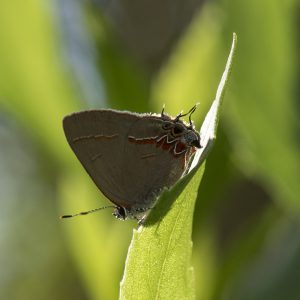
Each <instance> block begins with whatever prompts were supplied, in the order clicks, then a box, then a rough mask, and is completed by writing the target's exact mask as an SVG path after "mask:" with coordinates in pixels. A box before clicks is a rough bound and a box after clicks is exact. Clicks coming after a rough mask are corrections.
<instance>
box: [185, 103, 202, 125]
mask: <svg viewBox="0 0 300 300" xmlns="http://www.w3.org/2000/svg"><path fill="white" fill-rule="evenodd" d="M199 104H200V103H199V102H198V103H196V104H195V105H194V106H193V107H192V108H191V109H190V111H189V112H188V113H187V115H188V114H189V122H190V125H191V126H192V125H193V122H192V114H193V113H194V112H195V110H196V109H197V106H198V105H199Z"/></svg>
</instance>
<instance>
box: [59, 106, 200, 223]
mask: <svg viewBox="0 0 300 300" xmlns="http://www.w3.org/2000/svg"><path fill="white" fill-rule="evenodd" d="M195 109H196V105H195V106H194V107H193V108H192V109H191V110H190V111H189V112H188V113H187V114H181V113H180V114H179V115H177V116H176V117H170V116H168V115H167V114H165V113H164V110H163V111H162V112H161V114H159V115H158V114H152V113H147V114H138V113H132V112H127V111H118V110H112V109H100V110H90V111H82V112H77V113H73V114H71V115H69V116H66V117H65V118H64V120H63V128H64V132H65V135H66V138H67V140H68V143H69V145H70V146H71V148H72V150H73V151H74V153H75V155H76V156H77V158H78V159H79V161H80V162H81V164H82V165H83V167H84V168H85V169H86V171H87V173H88V174H89V175H90V177H91V178H92V180H93V181H94V183H95V184H96V186H97V187H98V188H99V189H100V191H101V192H102V193H103V194H104V195H105V196H106V197H107V198H108V199H109V200H110V201H111V202H112V203H114V205H113V206H108V207H114V208H115V210H114V213H113V214H114V216H116V217H117V218H118V219H121V220H125V219H127V218H134V219H137V220H139V221H140V220H142V219H143V218H144V217H145V215H146V213H147V211H148V210H149V209H151V208H152V207H153V206H154V204H155V201H156V199H157V197H158V195H159V194H160V192H161V191H162V189H163V188H165V187H167V188H169V187H171V186H172V185H174V183H176V182H177V181H178V179H180V177H181V176H182V175H183V174H184V172H185V171H186V168H187V167H188V164H189V160H190V158H191V156H192V155H193V153H194V152H195V151H196V148H200V147H201V145H200V136H199V133H198V132H196V131H195V129H194V126H193V123H192V121H191V115H192V113H193V112H194V111H195ZM186 115H189V123H185V122H184V121H182V120H181V118H182V117H184V116H186ZM103 208H106V207H101V208H97V209H93V210H90V211H87V212H81V213H78V214H74V215H64V216H62V218H70V217H73V216H77V215H86V214H88V213H91V212H94V211H98V210H100V209H103Z"/></svg>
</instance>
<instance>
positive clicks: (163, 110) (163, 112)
mask: <svg viewBox="0 0 300 300" xmlns="http://www.w3.org/2000/svg"><path fill="white" fill-rule="evenodd" d="M165 106H166V105H165V104H164V105H163V108H162V111H161V117H164V115H165Z"/></svg>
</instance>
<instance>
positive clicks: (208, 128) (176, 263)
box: [120, 34, 236, 299]
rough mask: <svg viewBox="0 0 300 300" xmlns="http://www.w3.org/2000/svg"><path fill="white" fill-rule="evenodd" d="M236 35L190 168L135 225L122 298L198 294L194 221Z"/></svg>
mask: <svg viewBox="0 0 300 300" xmlns="http://www.w3.org/2000/svg"><path fill="white" fill-rule="evenodd" d="M235 46H236V35H235V34H234V36H233V43H232V48H231V52H230V55H229V57H228V61H227V65H226V68H225V71H224V73H223V76H222V79H221V82H220V84H219V87H218V90H217V95H216V99H215V100H214V101H213V104H212V106H211V109H210V111H209V112H208V114H207V116H206V118H205V121H204V123H203V125H202V127H201V130H200V136H201V144H202V146H203V148H202V149H201V150H199V151H198V152H197V153H196V155H195V158H194V161H193V163H192V166H191V168H190V172H189V174H188V175H187V176H185V177H183V178H182V179H181V180H180V181H179V182H178V183H177V184H176V185H175V186H174V187H173V188H172V189H170V190H165V191H164V192H163V194H162V195H161V197H160V199H159V200H158V203H157V205H156V206H155V208H154V209H153V210H152V211H151V213H150V214H149V216H148V218H147V220H146V222H145V223H144V224H143V226H140V227H139V228H138V230H134V232H133V238H132V241H131V245H130V247H129V251H128V256H127V261H126V266H125V272H124V277H123V280H122V282H121V290H120V299H193V298H195V288H194V275H193V268H192V266H191V263H190V260H191V252H192V242H191V234H192V223H193V211H194V205H195V201H196V199H197V192H198V187H199V184H200V182H201V179H202V175H203V172H204V164H202V163H203V161H204V160H205V158H206V157H207V155H208V153H209V150H210V149H211V146H212V144H213V141H214V140H215V138H216V131H217V124H218V118H219V110H220V106H221V103H222V98H223V96H224V89H225V86H226V83H227V81H228V76H229V73H230V70H231V65H232V59H233V55H234V51H235Z"/></svg>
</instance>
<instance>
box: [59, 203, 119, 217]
mask: <svg viewBox="0 0 300 300" xmlns="http://www.w3.org/2000/svg"><path fill="white" fill-rule="evenodd" d="M106 208H116V206H114V205H108V206H102V207H98V208H94V209H91V210H88V211H82V212H80V213H77V214H73V215H63V216H60V219H67V218H73V217H77V216H85V215H88V214H91V213H94V212H97V211H99V210H102V209H106Z"/></svg>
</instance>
